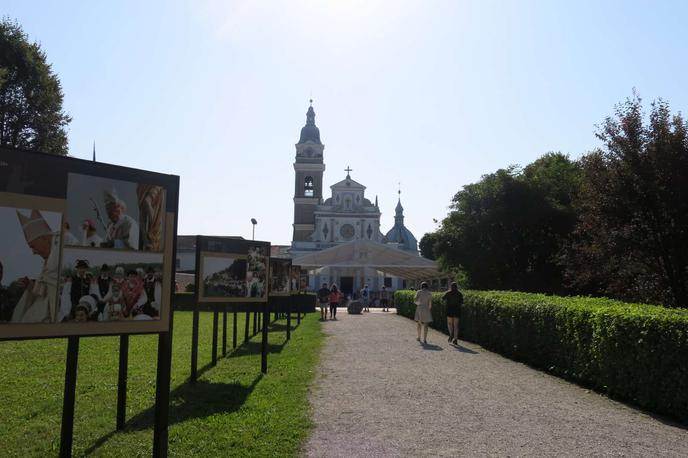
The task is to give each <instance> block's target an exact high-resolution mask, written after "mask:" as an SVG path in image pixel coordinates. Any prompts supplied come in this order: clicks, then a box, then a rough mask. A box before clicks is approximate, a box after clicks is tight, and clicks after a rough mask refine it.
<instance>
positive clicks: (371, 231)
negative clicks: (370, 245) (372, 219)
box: [366, 224, 373, 238]
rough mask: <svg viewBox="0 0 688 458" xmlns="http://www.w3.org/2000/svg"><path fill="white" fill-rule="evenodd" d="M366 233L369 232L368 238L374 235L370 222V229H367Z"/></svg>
mask: <svg viewBox="0 0 688 458" xmlns="http://www.w3.org/2000/svg"><path fill="white" fill-rule="evenodd" d="M366 234H368V238H371V237H372V236H373V228H372V227H370V224H368V230H367V231H366Z"/></svg>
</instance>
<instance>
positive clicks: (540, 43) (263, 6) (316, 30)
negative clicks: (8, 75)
mask: <svg viewBox="0 0 688 458" xmlns="http://www.w3.org/2000/svg"><path fill="white" fill-rule="evenodd" d="M2 14H4V15H7V16H9V17H10V18H13V19H17V20H18V21H19V23H21V25H22V26H23V27H24V30H25V31H26V32H27V33H28V34H29V36H30V38H31V39H32V40H35V41H39V42H40V43H41V44H42V46H43V48H44V50H45V51H46V52H47V54H48V59H49V61H50V62H51V63H52V65H53V68H54V70H55V71H56V73H57V74H58V75H59V77H60V79H61V81H62V84H63V88H64V93H65V109H66V110H67V112H68V113H69V114H70V115H71V116H72V117H73V118H74V120H73V121H72V123H71V126H70V132H69V139H70V151H71V154H72V155H74V156H77V157H84V158H88V157H90V154H91V144H92V142H93V140H94V139H95V140H96V144H97V152H98V158H99V160H102V161H104V162H111V163H115V164H122V165H127V166H133V167H137V168H142V169H149V170H155V171H161V172H166V173H174V174H178V175H180V176H181V198H180V222H179V232H180V233H181V234H196V233H201V234H217V235H243V236H247V237H250V236H251V224H250V218H252V217H254V218H256V219H258V222H259V223H258V226H257V228H256V238H260V239H264V240H269V241H271V242H273V243H279V244H286V243H289V242H290V240H291V223H292V217H293V202H292V197H293V168H292V163H293V161H294V143H296V141H297V140H298V135H299V131H300V129H301V127H302V126H303V124H304V123H305V113H306V109H307V107H308V99H309V98H310V97H311V96H312V97H313V99H314V100H315V102H314V107H315V110H316V113H317V118H316V123H317V125H318V126H319V127H320V132H321V138H322V140H323V143H325V162H326V164H327V170H326V172H325V183H326V185H327V186H329V185H331V184H333V183H335V182H337V181H339V180H340V179H342V178H343V177H344V176H345V172H344V171H343V169H344V168H345V167H346V166H347V165H350V166H351V167H352V168H353V170H354V171H353V172H352V177H353V178H354V179H355V180H357V181H359V182H361V183H363V184H365V185H366V186H367V187H368V189H367V193H368V196H369V197H370V198H371V200H372V199H374V198H375V195H378V196H379V200H380V206H381V210H382V212H383V216H382V223H383V224H382V225H383V229H384V230H387V229H388V228H390V227H391V225H392V223H393V216H394V206H395V204H396V198H397V194H396V191H397V182H401V187H402V202H403V204H404V207H405V209H406V222H407V225H408V227H409V228H410V229H411V230H412V231H413V232H414V233H415V234H416V236H417V238H418V239H420V238H421V236H422V235H423V234H424V233H425V232H427V231H431V230H433V229H434V228H435V224H434V223H433V218H437V219H441V218H443V217H444V216H445V215H446V213H447V207H448V205H449V203H450V200H451V198H452V196H453V195H454V194H455V193H456V192H457V191H458V190H459V189H460V188H461V187H462V186H463V185H465V184H467V183H471V182H474V181H476V180H478V179H479V178H480V176H481V175H483V174H485V173H490V172H492V171H494V170H496V169H498V168H501V167H505V166H507V165H509V164H521V165H525V164H527V163H529V162H531V161H533V160H534V159H536V158H537V157H538V156H540V155H541V154H543V153H545V152H547V151H562V152H565V153H569V154H571V155H572V156H573V157H578V156H580V155H581V154H583V153H585V152H586V151H589V150H591V149H593V148H595V147H598V146H599V141H598V140H597V139H596V138H595V136H594V132H595V125H596V124H599V123H600V122H601V121H602V120H603V119H604V118H605V117H606V116H608V115H611V114H612V113H613V108H614V104H616V103H618V102H620V101H622V100H624V99H625V98H626V97H628V96H629V95H631V92H632V89H633V88H634V87H635V88H637V90H638V92H639V93H640V95H641V96H642V97H643V98H644V100H645V101H646V102H647V103H649V102H650V101H651V100H652V99H654V98H656V97H663V98H665V99H667V100H668V101H669V102H670V103H671V106H672V109H673V110H675V111H679V110H683V111H685V110H686V107H688V92H687V91H686V85H685V75H686V73H687V72H686V70H688V60H686V49H688V27H686V20H688V2H683V1H675V2H669V1H652V2H650V1H638V2H635V1H576V2H571V1H567V2H564V1H559V2H557V1H523V0H519V1H515V0H514V1H499V2H497V1H477V0H476V1H470V2H468V1H453V0H446V1H426V0H424V1H420V0H418V1H399V0H395V1H392V0H389V1H386V2H379V1H373V0H361V1H354V0H346V1H344V0H342V1H299V0H285V1H274V2H258V1H252V2H249V1H248V0H247V1H241V2H230V1H222V0H198V1H193V2H192V1H188V2H179V1H155V2H154V1H145V2H140V1H117V2H86V1H84V2H68V1H61V2H53V1H44V2H34V1H30V0H20V1H16V0H10V1H9V2H8V1H7V0H5V1H4V2H3V7H2ZM327 191H329V189H328V190H327Z"/></svg>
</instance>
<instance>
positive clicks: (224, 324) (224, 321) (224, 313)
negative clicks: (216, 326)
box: [222, 305, 227, 356]
mask: <svg viewBox="0 0 688 458" xmlns="http://www.w3.org/2000/svg"><path fill="white" fill-rule="evenodd" d="M222 356H227V306H226V305H225V306H224V307H223V308H222Z"/></svg>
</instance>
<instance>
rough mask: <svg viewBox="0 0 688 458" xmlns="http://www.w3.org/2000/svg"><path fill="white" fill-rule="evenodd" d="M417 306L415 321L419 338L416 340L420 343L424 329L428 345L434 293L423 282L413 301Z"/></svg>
mask: <svg viewBox="0 0 688 458" xmlns="http://www.w3.org/2000/svg"><path fill="white" fill-rule="evenodd" d="M413 303H414V304H416V315H415V317H414V320H416V323H418V337H417V338H416V340H417V341H418V342H420V330H421V327H422V328H423V343H424V344H426V343H428V325H429V324H430V323H431V322H432V293H431V292H430V290H429V289H428V284H427V283H426V282H423V283H421V284H420V289H419V290H418V291H417V292H416V297H415V298H414V299H413Z"/></svg>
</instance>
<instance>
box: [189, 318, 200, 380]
mask: <svg viewBox="0 0 688 458" xmlns="http://www.w3.org/2000/svg"><path fill="white" fill-rule="evenodd" d="M199 314H200V312H199V311H198V304H196V307H195V308H194V311H193V324H192V325H191V383H195V382H196V379H197V377H198V321H199Z"/></svg>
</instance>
